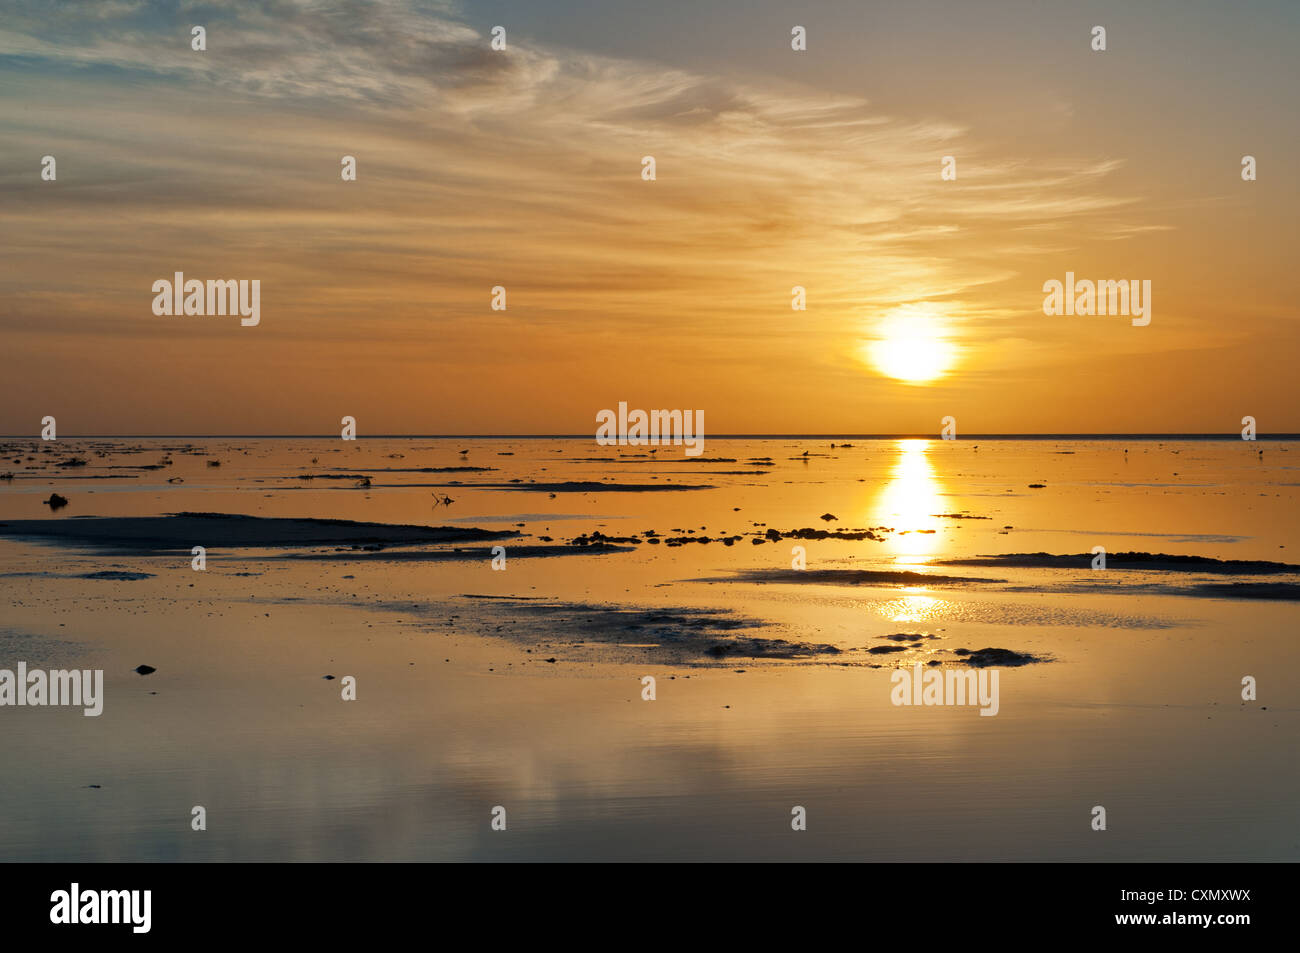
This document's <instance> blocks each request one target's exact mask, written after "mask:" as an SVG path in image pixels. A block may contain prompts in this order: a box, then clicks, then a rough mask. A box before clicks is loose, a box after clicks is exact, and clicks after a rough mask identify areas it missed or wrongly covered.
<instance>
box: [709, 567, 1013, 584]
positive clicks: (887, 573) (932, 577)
mask: <svg viewBox="0 0 1300 953" xmlns="http://www.w3.org/2000/svg"><path fill="white" fill-rule="evenodd" d="M733 580H734V581H739V582H757V583H782V584H787V585H814V586H964V585H969V584H972V583H1000V582H1005V581H1006V580H1005V579H986V578H983V577H980V576H942V575H939V574H937V573H924V572H911V571H910V570H902V569H898V570H894V569H804V570H798V569H743V570H738V571H737V572H736V573H735V575H734V576H733V577H732V579H726V578H722V579H698V580H695V581H696V582H730V581H733Z"/></svg>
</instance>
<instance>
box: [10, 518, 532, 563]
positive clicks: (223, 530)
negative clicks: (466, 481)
mask: <svg viewBox="0 0 1300 953" xmlns="http://www.w3.org/2000/svg"><path fill="white" fill-rule="evenodd" d="M0 536H13V537H19V538H26V539H36V540H42V541H50V542H61V543H80V544H86V545H91V546H100V547H104V548H108V549H114V550H123V551H131V552H136V553H143V554H150V553H164V552H177V551H185V552H188V551H189V550H190V549H191V547H193V546H199V545H201V546H207V547H218V546H221V547H227V548H230V547H235V548H263V549H275V548H277V547H292V546H326V545H353V546H362V545H374V544H384V545H400V544H403V543H406V544H414V543H477V542H485V541H487V540H500V539H511V538H514V537H517V536H519V533H518V532H515V531H512V530H486V529H477V528H475V527H472V526H414V525H405V524H400V523H365V522H357V521H353V520H335V519H291V518H277V517H266V516H245V515H242V514H236V513H171V514H168V515H166V516H107V517H106V516H75V517H70V518H68V519H53V520H7V521H5V522H3V523H0Z"/></svg>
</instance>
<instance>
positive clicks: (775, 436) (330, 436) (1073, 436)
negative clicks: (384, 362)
mask: <svg viewBox="0 0 1300 953" xmlns="http://www.w3.org/2000/svg"><path fill="white" fill-rule="evenodd" d="M612 436H615V437H620V438H624V439H625V438H626V437H627V435H626V434H615V435H612ZM126 439H132V440H142V439H150V440H236V439H238V440H340V439H342V438H341V437H340V436H339V434H337V433H317V434H310V433H294V434H239V433H232V434H224V433H206V434H199V433H194V434H183V433H175V434H172V433H168V434H148V433H145V434H135V433H124V434H70V435H68V436H63V437H57V438H55V439H54V440H44V441H43V442H45V443H58V442H59V441H60V440H126ZM352 439H355V440H593V441H594V440H595V436H594V435H593V434H591V433H580V434H563V433H532V434H491V433H471V434H454V433H453V434H419V433H385V434H368V435H364V436H363V435H360V434H358V435H357V436H356V437H354V438H352ZM646 439H647V442H646V443H645V444H622V445H624V446H673V445H674V444H673V443H672V441H671V440H669V441H664V440H660V441H659V442H658V443H654V444H652V443H650V442H648V440H649V438H646ZM696 439H700V440H943V441H945V442H952V443H956V442H958V441H967V440H1155V439H1164V440H1242V436H1241V434H1240V432H1235V431H1229V432H1226V433H972V434H965V435H962V436H957V437H953V438H944V437H942V436H940V435H937V434H934V433H719V434H700V435H697V438H696ZM0 440H43V438H42V437H41V435H40V434H39V433H38V434H35V435H32V434H0ZM1255 440H1256V441H1258V440H1300V433H1276V434H1258V435H1257V436H1256V438H1255ZM1243 442H1245V443H1250V442H1252V441H1243Z"/></svg>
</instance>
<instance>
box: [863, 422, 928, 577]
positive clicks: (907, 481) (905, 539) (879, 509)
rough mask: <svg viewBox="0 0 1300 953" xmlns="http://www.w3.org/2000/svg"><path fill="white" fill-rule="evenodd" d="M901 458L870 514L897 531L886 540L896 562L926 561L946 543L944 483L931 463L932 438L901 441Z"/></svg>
mask: <svg viewBox="0 0 1300 953" xmlns="http://www.w3.org/2000/svg"><path fill="white" fill-rule="evenodd" d="M897 449H898V460H897V461H896V462H895V464H894V468H893V470H892V472H891V473H890V475H889V482H888V483H886V484H885V485H884V486H883V487H881V489H880V492H879V493H878V494H877V495H876V498H875V500H874V501H873V504H872V508H871V512H870V517H871V519H872V520H874V521H875V522H876V523H880V522H881V521H883V522H884V523H885V525H887V526H892V527H893V528H894V532H893V533H892V534H890V535H889V537H888V538H887V540H886V542H885V544H884V545H885V549H886V551H887V552H888V553H889V554H890V555H892V556H893V557H894V559H895V561H896V562H898V563H901V564H903V565H907V566H914V565H919V564H924V563H925V562H927V561H928V560H929V559H930V558H931V557H933V556H934V555H935V554H936V553H937V552H938V551H939V547H940V546H941V545H942V541H941V540H940V538H939V537H940V531H941V530H942V528H943V527H942V524H943V521H942V520H940V519H938V518H937V517H936V516H935V514H937V513H941V512H943V486H942V484H940V482H939V480H938V478H937V477H936V476H935V473H934V465H933V464H932V463H930V458H929V441H928V440H900V441H898V447H897Z"/></svg>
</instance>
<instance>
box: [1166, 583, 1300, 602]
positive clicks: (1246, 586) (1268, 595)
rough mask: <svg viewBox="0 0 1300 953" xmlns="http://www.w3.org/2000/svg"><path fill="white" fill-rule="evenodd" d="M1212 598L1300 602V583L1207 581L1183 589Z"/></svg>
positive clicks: (1189, 592) (1186, 591) (1187, 592)
mask: <svg viewBox="0 0 1300 953" xmlns="http://www.w3.org/2000/svg"><path fill="white" fill-rule="evenodd" d="M1182 591H1183V592H1185V593H1186V594H1188V595H1192V596H1201V597H1204V598H1211V599H1274V600H1278V601H1282V602H1300V584H1297V583H1294V582H1206V583H1202V584H1201V585H1199V586H1192V587H1191V588H1190V589H1185V590H1182Z"/></svg>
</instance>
